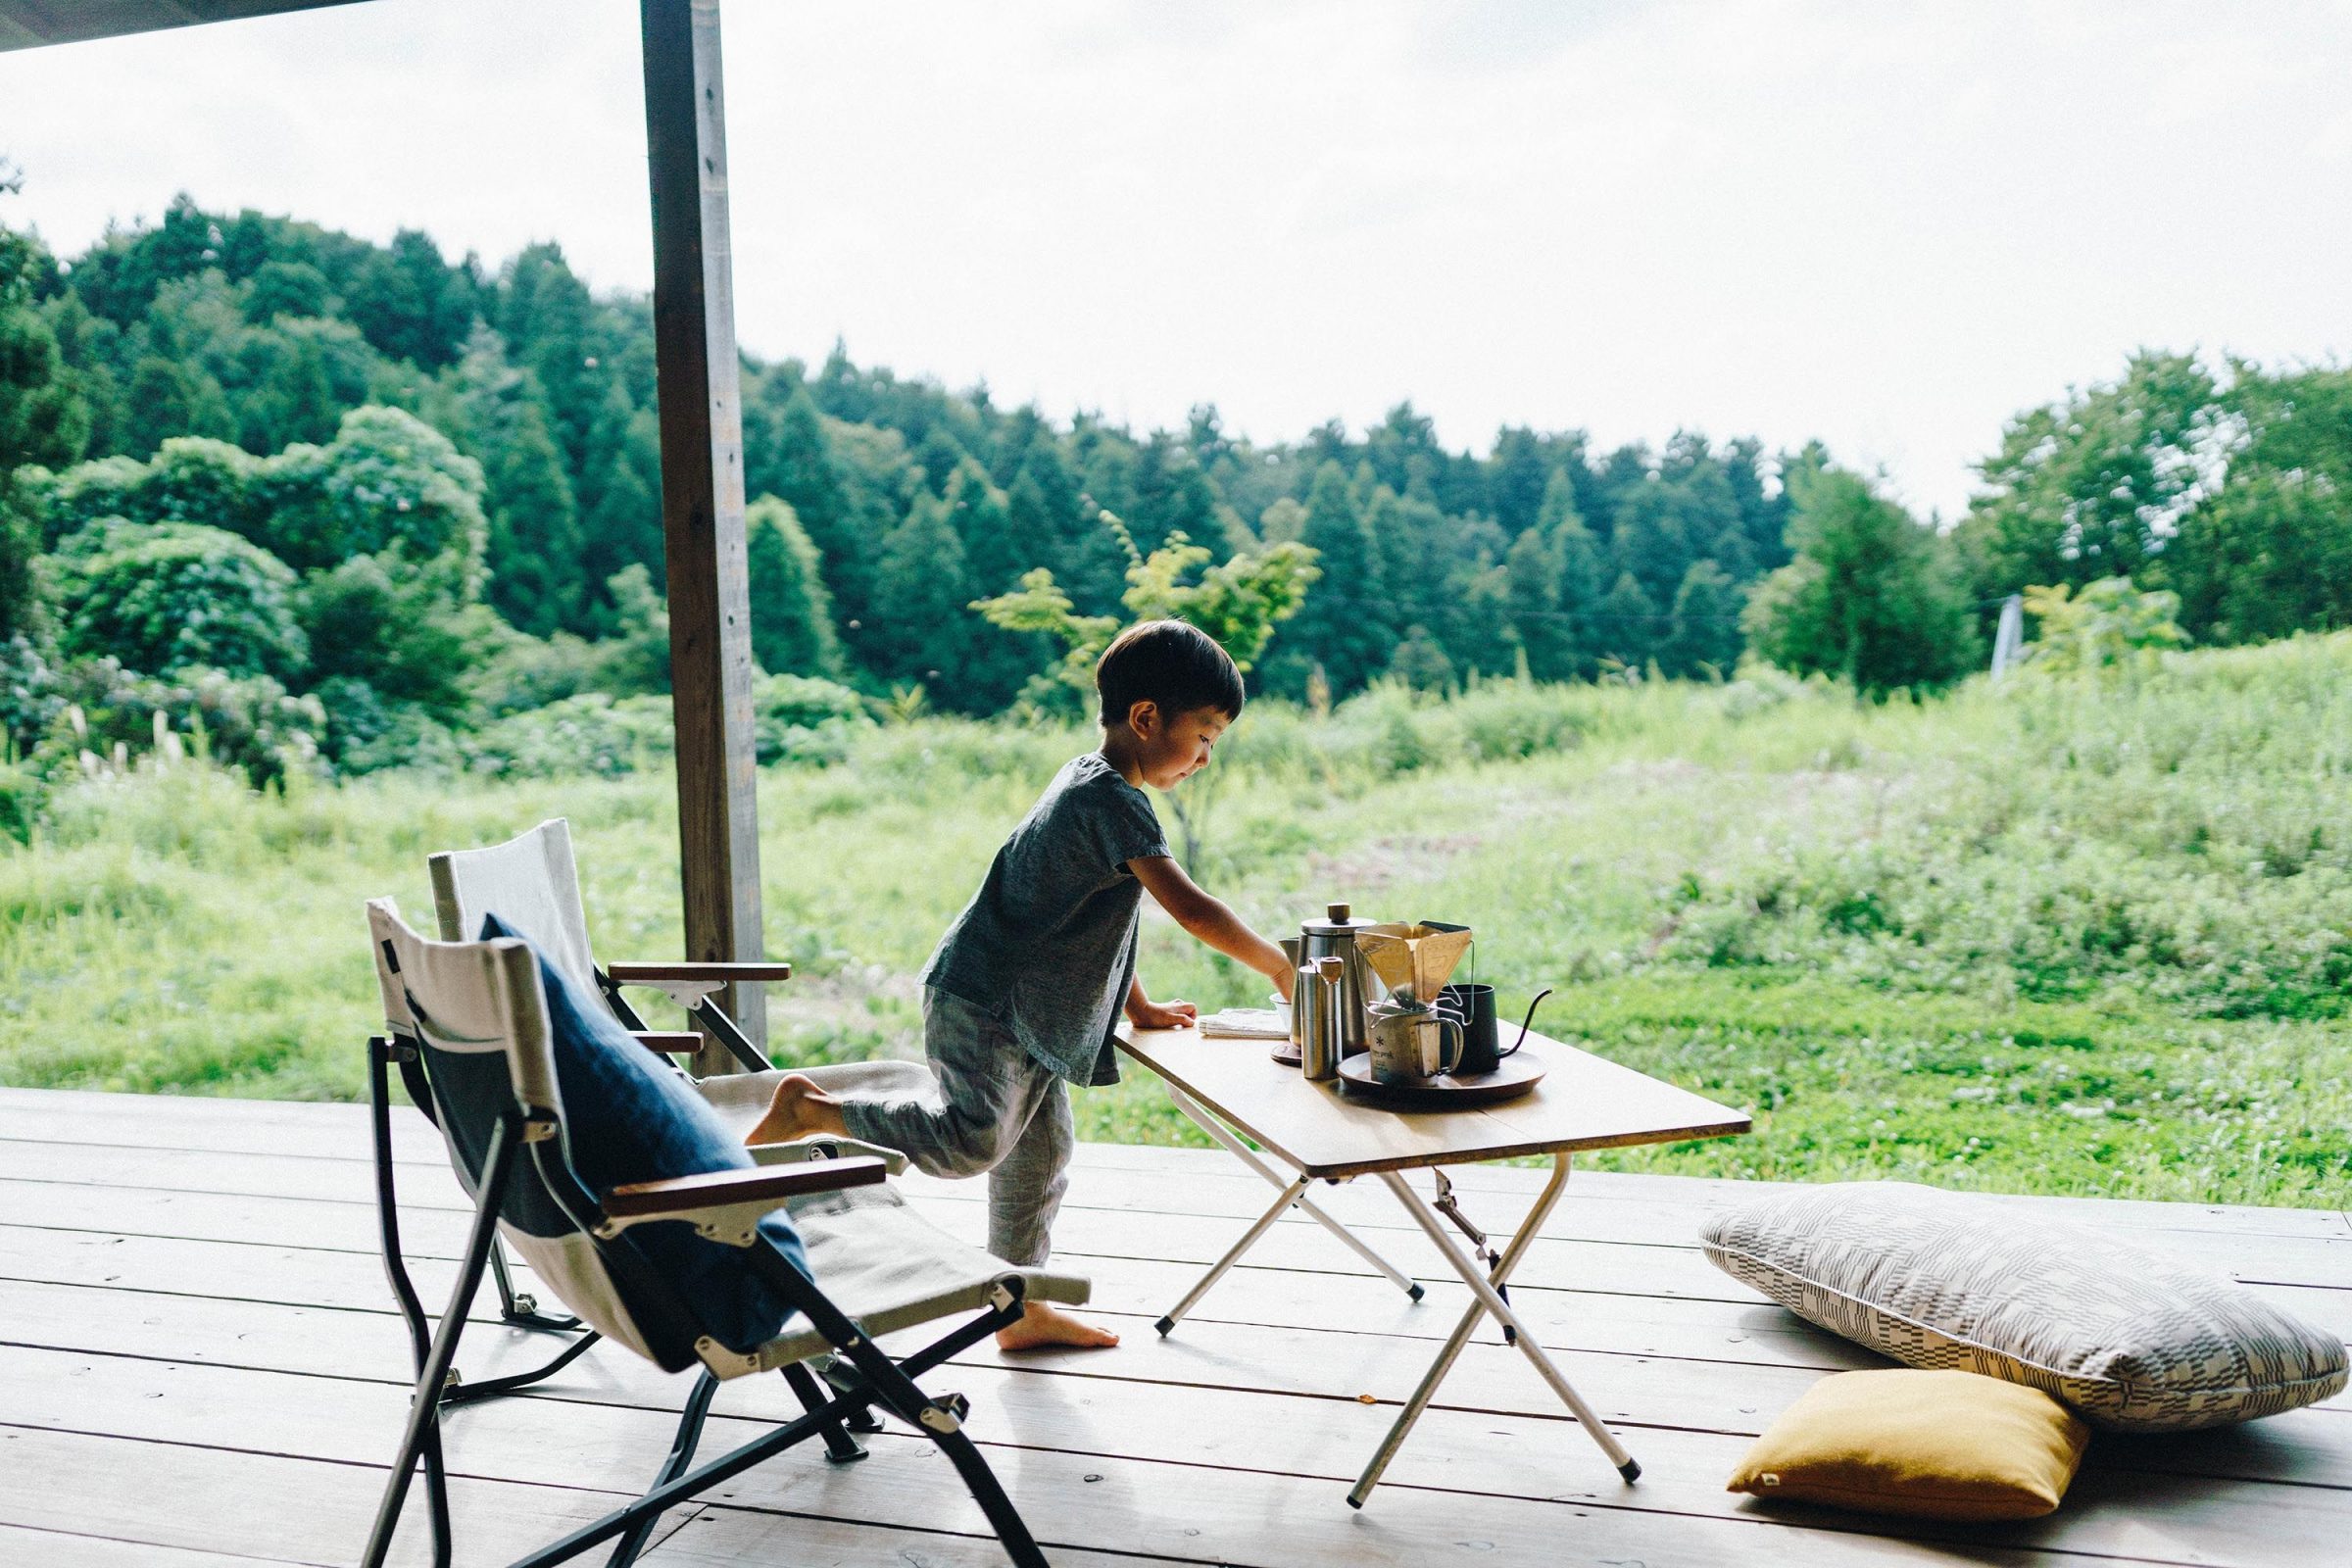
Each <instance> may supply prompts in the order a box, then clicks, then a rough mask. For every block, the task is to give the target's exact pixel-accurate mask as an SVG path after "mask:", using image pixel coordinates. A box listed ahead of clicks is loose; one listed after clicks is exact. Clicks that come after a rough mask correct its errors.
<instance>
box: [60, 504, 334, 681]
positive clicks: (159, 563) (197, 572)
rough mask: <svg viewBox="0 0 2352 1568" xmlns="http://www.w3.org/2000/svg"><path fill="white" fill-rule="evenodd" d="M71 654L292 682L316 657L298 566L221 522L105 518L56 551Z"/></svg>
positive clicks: (63, 644) (159, 671) (153, 670)
mask: <svg viewBox="0 0 2352 1568" xmlns="http://www.w3.org/2000/svg"><path fill="white" fill-rule="evenodd" d="M50 560H51V571H52V574H53V577H54V582H55V597H56V601H57V605H58V609H59V612H60V617H61V620H62V622H63V624H62V626H61V628H60V633H59V648H60V651H61V652H62V653H64V654H65V655H66V656H67V657H68V658H69V659H99V658H113V659H118V660H120V661H122V662H123V663H124V664H126V665H128V666H129V667H130V668H132V669H136V670H141V671H144V672H146V673H148V674H153V675H170V674H172V673H173V672H174V671H176V670H180V669H184V668H187V667H189V666H191V665H202V666H206V667H208V668H213V669H220V670H224V671H226V672H227V673H228V674H230V675H232V676H246V675H269V676H273V677H275V678H277V679H279V680H290V679H292V678H293V677H295V676H296V675H297V674H299V673H300V672H301V670H302V668H303V666H304V664H305V663H306V662H308V660H309V657H310V644H309V640H308V639H307V638H305V637H304V636H303V634H302V628H301V627H300V626H299V625H298V624H297V623H296V621H295V617H294V606H293V589H294V573H293V572H292V571H291V570H289V569H288V568H287V566H286V564H285V563H283V562H281V561H279V560H278V559H277V558H276V557H274V556H272V555H270V553H269V552H268V551H266V550H263V549H261V548H259V547H258V546H255V545H252V544H248V543H247V542H246V541H245V540H243V539H240V538H238V537H237V536H236V535H235V534H233V533H230V532H228V531H227V530H225V529H221V528H211V527H205V526H202V525H200V524H196V523H126V522H123V521H121V520H120V519H101V520H99V521H97V522H94V523H92V524H90V525H89V526H88V527H87V528H84V529H83V530H81V531H80V532H79V533H77V534H75V535H74V536H73V538H71V539H69V540H67V541H66V543H65V545H64V546H63V547H61V549H60V550H59V552H58V554H57V555H55V556H54V557H52V558H50Z"/></svg>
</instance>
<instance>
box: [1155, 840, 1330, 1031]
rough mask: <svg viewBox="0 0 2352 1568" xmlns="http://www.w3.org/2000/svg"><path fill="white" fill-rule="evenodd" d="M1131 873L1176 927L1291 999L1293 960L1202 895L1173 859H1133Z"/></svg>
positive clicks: (1213, 900)
mask: <svg viewBox="0 0 2352 1568" xmlns="http://www.w3.org/2000/svg"><path fill="white" fill-rule="evenodd" d="M1127 869H1128V870H1130V871H1133V872H1134V873H1135V879H1136V880H1137V881H1138V882H1141V883H1142V884H1143V885H1144V891H1146V892H1147V893H1149V894H1151V895H1152V898H1154V899H1156V900H1157V901H1159V907H1161V908H1163V909H1165V910H1167V911H1168V915H1169V917H1170V918H1171V919H1173V920H1174V921H1175V922H1176V923H1177V924H1178V925H1180V926H1182V927H1184V928H1185V930H1187V931H1189V932H1191V933H1192V934H1193V935H1194V936H1196V937H1199V938H1200V939H1201V941H1202V942H1205V943H1207V944H1208V945H1209V946H1210V947H1212V948H1214V949H1216V950H1217V951H1218V952H1219V953H1222V954H1224V955H1225V956H1227V957H1229V958H1235V959H1239V960H1240V961H1241V962H1243V963H1246V964H1248V965H1249V966H1250V968H1252V969H1255V970H1256V971H1257V972H1258V973H1259V974H1262V975H1264V976H1265V977H1266V978H1267V979H1269V980H1271V981H1273V982H1274V985H1275V987H1276V989H1278V990H1279V991H1281V993H1282V994H1283V996H1284V997H1286V998H1287V997H1289V996H1290V994H1291V960H1290V959H1289V958H1287V957H1285V956H1283V952H1282V949H1280V948H1278V947H1276V946H1275V945H1274V944H1273V943H1271V942H1268V941H1267V940H1266V939H1265V938H1264V937H1261V936H1259V935H1258V934H1257V933H1256V932H1254V931H1252V930H1250V927H1249V926H1248V925H1246V924H1245V923H1243V920H1242V917H1241V916H1240V915H1238V914H1235V913H1234V912H1233V911H1232V910H1231V909H1229V908H1227V907H1225V905H1224V903H1223V902H1222V901H1220V900H1218V899H1214V898H1211V897H1210V896H1209V895H1208V894H1206V893H1204V892H1202V891H1201V886H1200V884H1199V883H1197V882H1195V881H1194V880H1193V879H1192V878H1191V877H1189V876H1186V875H1185V874H1184V867H1183V866H1181V865H1178V864H1177V863H1176V859H1175V858H1174V857H1173V856H1167V855H1152V856H1146V857H1143V858H1139V859H1133V860H1129V861H1128V862H1127Z"/></svg>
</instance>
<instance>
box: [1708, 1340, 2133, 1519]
mask: <svg viewBox="0 0 2352 1568" xmlns="http://www.w3.org/2000/svg"><path fill="white" fill-rule="evenodd" d="M2089 1441H2090V1429H2089V1428H2088V1427H2087V1426H2085V1425H2083V1423H2082V1419H2081V1418H2080V1417H2079V1416H2077V1415H2075V1414H2074V1413H2073V1412H2072V1411H2070V1410H2068V1409H2067V1408H2066V1406H2064V1405H2062V1404H2060V1403H2059V1402H2058V1401H2057V1400H2056V1399H2053V1398H2051V1397H2049V1396H2048V1395H2046V1394H2044V1393H2042V1392H2041V1391H2040V1390H2039V1389H2030V1388H2027V1387H2026V1386H2025V1385H2024V1384H2021V1383H2004V1382H2002V1381H2001V1380H2000V1379H1998V1378H1988V1377H1983V1376H1980V1375H1979V1374H1977V1373H1974V1372H1922V1371H1910V1370H1889V1371H1885V1372H1839V1373H1836V1374H1834V1375H1833V1376H1830V1377H1826V1378H1823V1379H1822V1380H1821V1381H1820V1382H1819V1383H1816V1384H1814V1385H1813V1387H1811V1388H1810V1389H1807V1390H1806V1391H1805V1394H1804V1397H1802V1398H1800V1399H1798V1400H1797V1401H1796V1402H1795V1403H1794V1404H1792V1405H1790V1406H1789V1408H1788V1409H1787V1410H1785V1411H1783V1412H1782V1413H1781V1417H1780V1419H1779V1420H1777V1421H1775V1422H1773V1424H1772V1426H1771V1427H1770V1428H1769V1429H1768V1430H1767V1431H1766V1432H1765V1434H1764V1435H1763V1436H1762V1437H1760V1438H1758V1439H1757V1440H1756V1443H1755V1446H1754V1447H1752V1448H1750V1449H1748V1450H1747V1457H1746V1458H1744V1459H1742V1460H1740V1468H1739V1470H1738V1471H1737V1472H1736V1473H1735V1474H1734V1475H1733V1476H1732V1479H1731V1483H1730V1486H1729V1487H1728V1488H1727V1490H1728V1491H1732V1492H1745V1493H1749V1494H1752V1495H1755V1496H1758V1497H1775V1498H1786V1499H1789V1500H1791V1501H1797V1502H1821V1503H1830V1504H1833V1505H1835V1506H1837V1507H1840V1508H1853V1509H1858V1510H1860V1511H1862V1512H1866V1513H1891V1514H1906V1515H1909V1516H1911V1517H1913V1518H1919V1519H2037V1518H2039V1517H2040V1516H2041V1515H2043V1514H2045V1513H2048V1512H2050V1511H2051V1510H2052V1509H2054V1508H2056V1507H2057V1506H2058V1502H2059V1499H2060V1498H2062V1497H2064V1496H2065V1495H2066V1488H2067V1484H2068V1483H2069V1482H2071V1481H2073V1480H2074V1479H2075V1466H2076V1465H2078V1464H2080V1463H2081V1462H2082V1447H2083V1445H2084V1444H2086V1443H2088V1442H2089Z"/></svg>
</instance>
